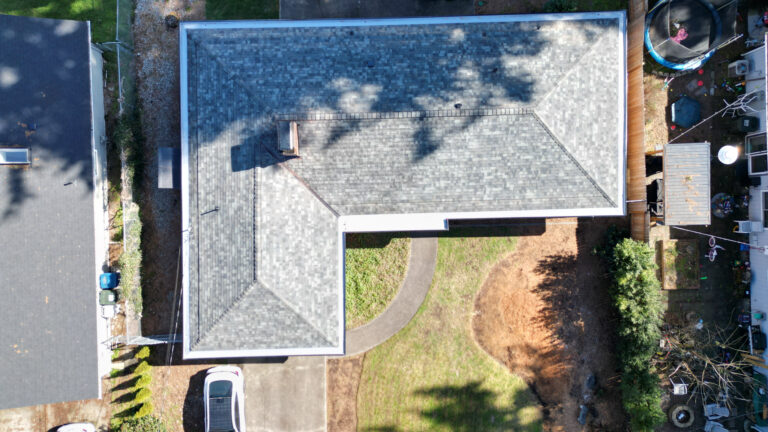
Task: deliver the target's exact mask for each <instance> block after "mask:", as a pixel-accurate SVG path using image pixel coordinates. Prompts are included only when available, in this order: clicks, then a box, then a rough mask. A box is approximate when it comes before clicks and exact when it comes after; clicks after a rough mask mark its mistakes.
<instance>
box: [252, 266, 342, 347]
mask: <svg viewBox="0 0 768 432" xmlns="http://www.w3.org/2000/svg"><path fill="white" fill-rule="evenodd" d="M256 285H259V286H261V287H262V288H264V290H266V291H269V292H270V293H271V294H272V295H273V296H275V298H277V299H278V300H280V301H281V302H283V305H285V307H287V308H288V309H290V310H291V311H292V312H293V313H295V314H296V316H297V317H299V318H301V320H302V321H304V322H305V323H306V324H307V325H308V326H310V327H312V328H313V329H315V331H316V332H318V333H319V334H320V335H322V337H323V339H325V341H326V342H328V343H330V344H333V341H332V340H330V339H328V335H326V334H325V332H324V331H322V330H320V329H319V328H317V326H315V325H314V324H313V323H312V322H310V321H309V320H308V319H307V318H306V317H305V316H304V315H302V314H301V313H300V312H299V311H298V310H296V308H295V307H294V306H293V305H292V304H291V303H290V302H289V301H288V300H286V299H284V298H283V297H282V296H280V295H279V294H277V293H276V292H275V291H274V290H273V289H271V288H269V286H267V284H265V283H264V282H262V281H256Z"/></svg>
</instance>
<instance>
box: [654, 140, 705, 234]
mask: <svg viewBox="0 0 768 432" xmlns="http://www.w3.org/2000/svg"><path fill="white" fill-rule="evenodd" d="M709 164H710V153H709V143H708V142H703V143H689V144H667V145H666V146H664V223H665V224H666V225H709V224H710V222H711V212H710V173H709Z"/></svg>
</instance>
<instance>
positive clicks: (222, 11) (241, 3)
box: [205, 0, 280, 20]
mask: <svg viewBox="0 0 768 432" xmlns="http://www.w3.org/2000/svg"><path fill="white" fill-rule="evenodd" d="M279 15H280V6H279V3H278V0H206V2H205V18H206V19H209V20H236V19H277V18H279Z"/></svg>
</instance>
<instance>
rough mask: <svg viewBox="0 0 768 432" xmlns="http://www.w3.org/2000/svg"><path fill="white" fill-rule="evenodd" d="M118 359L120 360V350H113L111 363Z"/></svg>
mask: <svg viewBox="0 0 768 432" xmlns="http://www.w3.org/2000/svg"><path fill="white" fill-rule="evenodd" d="M118 358H120V350H119V349H113V350H112V361H115V360H117V359H118Z"/></svg>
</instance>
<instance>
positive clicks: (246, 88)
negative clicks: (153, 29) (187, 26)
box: [192, 32, 256, 97]
mask: <svg viewBox="0 0 768 432" xmlns="http://www.w3.org/2000/svg"><path fill="white" fill-rule="evenodd" d="M193 33H194V32H193ZM192 40H193V41H194V42H195V45H196V46H197V47H199V48H200V49H201V50H203V51H205V53H206V55H207V56H208V57H209V58H210V59H212V60H213V61H214V62H215V63H216V64H217V65H218V67H219V68H220V69H221V70H222V71H224V73H225V74H227V76H229V77H230V79H232V80H233V81H235V82H236V83H237V84H239V87H240V88H241V89H243V91H244V92H245V93H247V94H248V95H249V96H252V97H256V96H255V95H254V94H253V93H251V90H250V87H249V86H248V85H247V84H246V83H245V82H243V80H241V79H240V78H238V77H237V75H235V74H234V73H231V72H230V71H229V70H228V69H227V68H226V66H225V65H224V64H223V63H222V62H221V61H220V60H219V58H218V57H217V56H215V55H213V53H212V52H211V50H210V49H208V47H207V46H205V43H204V42H201V41H196V40H194V38H193V39H192Z"/></svg>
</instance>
